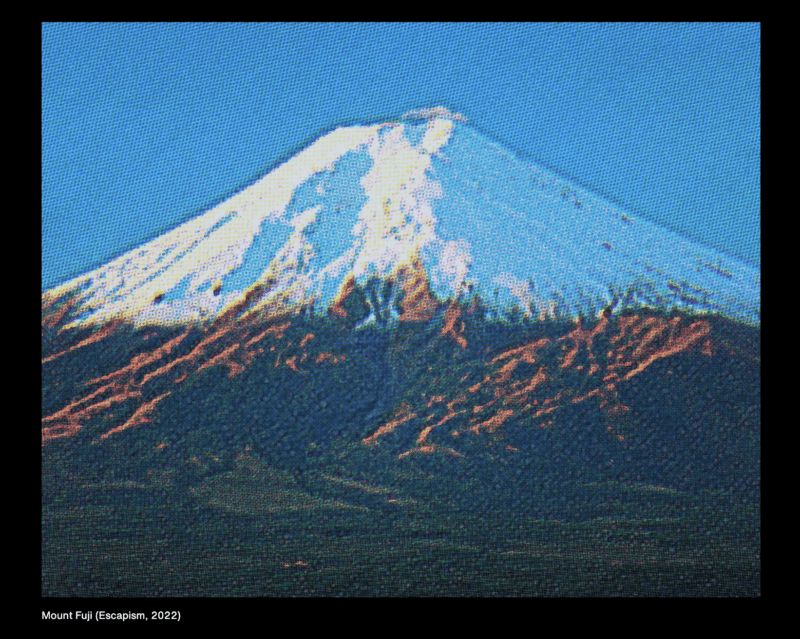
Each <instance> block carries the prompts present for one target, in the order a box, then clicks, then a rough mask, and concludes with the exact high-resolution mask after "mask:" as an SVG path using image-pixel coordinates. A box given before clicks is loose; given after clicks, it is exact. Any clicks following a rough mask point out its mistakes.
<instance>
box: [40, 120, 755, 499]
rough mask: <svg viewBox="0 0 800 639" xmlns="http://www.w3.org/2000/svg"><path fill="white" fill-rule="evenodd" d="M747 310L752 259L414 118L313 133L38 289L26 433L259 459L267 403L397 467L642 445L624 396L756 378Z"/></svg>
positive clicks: (269, 438) (640, 409)
mask: <svg viewBox="0 0 800 639" xmlns="http://www.w3.org/2000/svg"><path fill="white" fill-rule="evenodd" d="M759 324H760V271H759V270H758V269H756V268H754V267H752V266H749V265H747V264H745V263H743V262H740V261H737V260H735V259H733V258H730V257H728V256H725V255H722V254H720V253H719V252H717V251H714V250H713V249H710V248H708V247H705V246H702V245H700V244H698V243H695V242H692V241H690V240H688V239H686V238H685V237H682V236H680V235H677V234H675V233H672V232H669V231H666V230H664V229H661V228H659V227H657V226H655V225H654V224H652V223H650V222H647V221H645V220H643V219H641V218H638V217H636V216H634V215H630V214H628V213H626V212H624V211H622V210H620V209H619V208H618V207H616V206H614V205H612V204H610V203H609V202H606V201H604V200H602V199H600V198H598V197H597V196H594V195H592V194H590V193H587V192H586V191H585V190H583V189H581V188H578V187H576V186H574V185H572V184H570V183H568V182H566V181H565V180H564V179H562V178H560V177H557V176H556V175H554V174H553V173H551V172H548V171H546V170H543V169H541V168H539V167H537V166H534V165H531V164H529V163H525V162H522V161H520V160H519V159H518V158H516V157H515V156H514V155H513V154H512V153H510V152H509V151H507V150H505V149H504V148H502V147H501V146H500V145H499V144H497V143H495V142H492V141H491V140H489V139H487V138H486V137H485V136H484V135H482V134H481V133H479V132H478V131H477V130H476V129H474V128H472V127H471V126H470V125H469V124H467V123H466V119H465V118H463V116H459V115H457V114H453V113H450V112H449V111H447V110H446V109H442V108H436V109H427V110H422V111H418V112H412V113H410V114H407V115H406V116H405V117H404V118H403V119H402V120H400V121H398V122H388V123H381V124H375V125H370V126H349V127H344V128H338V129H336V130H334V131H332V132H330V133H328V134H326V135H324V136H322V137H321V138H319V139H318V140H317V141H316V142H314V143H313V144H311V145H310V146H309V147H308V148H306V149H305V150H303V151H302V152H300V153H298V154H297V155H296V156H294V157H293V158H291V159H290V160H289V161H287V162H286V163H284V164H283V165H281V166H279V167H278V168H276V169H275V170H273V171H272V172H270V173H269V174H267V175H266V176H265V177H264V178H262V179H261V180H259V181H258V182H256V183H255V184H253V185H252V186H250V187H248V188H247V189H245V190H244V191H242V192H241V193H239V194H238V195H236V196H234V197H232V198H230V199H229V200H227V201H225V202H223V203H222V204H219V205H218V206H216V207H214V208H213V209H212V210H210V211H208V212H207V213H205V214H202V215H200V216H199V217H197V218H195V219H193V220H191V221H190V222H188V223H186V224H183V225H182V226H179V227H178V228H176V229H174V230H172V231H169V232H168V233H165V234H164V235H162V236H160V237H158V238H156V239H154V240H152V241H150V242H148V243H147V244H144V245H143V246H141V247H140V248H137V249H135V250H133V251H130V252H129V253H126V254H125V255H123V256H121V257H119V258H117V259H115V260H113V261H112V262H110V263H108V264H106V265H104V266H102V267H100V268H98V269H96V270H94V271H92V272H90V273H87V274H86V275H83V276H80V277H78V278H76V279H74V280H72V281H70V282H67V283H66V284H63V285H61V286H58V287H56V288H54V289H52V290H49V291H47V292H46V293H44V294H43V296H42V345H43V356H42V371H43V373H42V375H43V393H42V395H43V400H42V404H43V406H42V410H43V414H42V445H43V447H45V448H46V447H47V445H48V444H52V443H53V442H62V443H65V442H67V441H74V442H81V443H87V444H89V443H92V444H95V445H100V446H103V445H109V444H113V443H114V442H127V444H126V445H130V446H135V448H136V450H137V451H139V452H138V453H137V455H139V456H140V457H141V459H143V460H152V459H155V457H156V456H157V455H158V454H161V451H165V450H168V449H172V451H173V453H174V454H175V455H176V457H175V460H179V461H180V463H183V464H189V463H190V462H191V463H195V462H197V463H199V462H198V459H199V456H201V455H206V456H207V458H208V459H207V460H206V461H208V460H214V459H215V460H217V461H219V458H220V456H221V455H222V454H223V453H222V452H221V451H223V449H224V448H225V446H226V444H225V442H226V441H228V440H230V441H231V442H233V443H234V445H235V446H239V448H240V449H241V450H244V448H245V445H246V446H247V449H248V450H249V449H250V448H251V447H254V448H257V449H259V450H261V451H262V453H264V454H266V453H265V452H264V451H267V450H268V449H270V450H271V449H275V448H276V441H275V437H276V435H275V431H274V429H273V430H270V431H269V434H267V433H266V431H263V430H261V431H260V430H259V426H258V425H259V424H263V423H264V420H265V419H266V417H265V416H266V415H276V414H277V415H281V417H279V418H275V419H277V420H278V421H279V422H281V423H282V424H283V423H284V422H285V426H286V427H285V428H284V430H283V431H281V433H282V434H281V435H280V438H282V439H281V442H282V443H280V444H279V445H277V448H279V449H280V450H282V451H283V453H286V451H287V450H288V451H292V453H291V454H294V451H295V449H297V450H300V449H303V450H305V449H306V448H307V447H308V446H316V445H317V443H318V442H324V441H330V440H331V438H334V437H337V436H342V434H343V433H346V432H347V431H348V429H349V432H350V435H349V437H350V439H351V440H353V441H357V442H360V443H361V445H363V446H364V448H365V449H366V450H369V449H370V447H376V446H377V447H381V446H384V447H388V448H390V449H391V450H392V451H394V454H395V455H396V457H397V458H400V459H403V458H406V457H408V456H414V455H419V454H422V455H433V456H440V455H444V456H453V457H463V456H465V455H468V454H469V453H468V450H469V447H470V446H472V445H473V444H474V441H475V440H476V439H475V438H481V437H483V438H485V439H486V441H492V442H494V443H497V442H503V443H502V445H503V447H504V448H503V449H504V450H505V451H507V452H508V453H509V454H511V453H514V452H519V451H520V450H523V452H524V449H525V447H526V446H534V444H531V442H534V441H537V440H536V437H537V436H536V435H533V433H535V432H536V431H540V430H547V429H548V428H556V427H558V426H559V423H560V424H561V425H562V426H563V424H564V423H567V424H573V423H575V422H576V420H577V421H581V420H583V421H584V422H585V423H586V424H588V426H587V428H588V429H589V431H587V432H592V433H595V435H592V437H595V436H596V433H597V432H598V431H599V432H600V434H602V436H603V438H604V441H605V442H606V444H607V445H610V446H617V447H619V450H626V449H628V448H630V447H631V446H632V445H631V443H630V442H631V441H637V442H639V443H640V444H641V442H644V441H648V438H649V437H650V435H651V434H650V435H648V434H646V431H647V428H648V420H649V419H650V418H651V416H652V412H653V410H656V409H654V408H653V406H648V405H646V404H647V402H646V401H645V402H644V404H642V403H641V395H640V394H641V393H642V392H644V391H643V390H642V389H649V390H647V393H649V394H650V395H649V396H651V397H656V396H657V395H658V393H654V391H652V389H651V387H652V385H653V384H654V383H656V384H659V383H660V384H661V385H662V389H665V390H664V391H663V392H665V393H666V395H665V396H661V395H658V401H664V402H666V403H667V404H669V402H670V401H671V400H673V399H674V397H671V396H670V394H671V393H673V394H674V393H677V392H683V391H679V390H678V387H672V386H670V384H672V383H673V382H674V381H675V380H681V381H680V382H675V383H678V386H680V388H685V385H686V384H687V383H691V380H692V379H694V378H693V377H692V376H693V375H697V374H700V375H705V374H708V375H709V376H711V375H712V374H713V375H721V374H723V373H724V372H725V371H726V370H728V371H734V372H730V373H725V374H730V375H734V374H738V372H739V371H740V369H743V368H749V369H753V368H754V367H755V368H757V367H758V362H759V361H760V359H759V358H760V355H759V349H760V346H759V345H758V343H757V339H756V336H757V335H760V330H759V328H758V326H759ZM743 345H744V346H743ZM687 358H689V359H688V360H687ZM688 361H691V362H692V363H693V364H692V366H693V367H694V372H692V370H689V372H686V371H687V362H688ZM731 362H734V364H735V365H732V364H731ZM698 370H699V371H701V372H700V373H698V372H697V371H698ZM680 371H683V373H681V372H680ZM703 371H705V373H704V372H703ZM682 375H683V376H682ZM687 375H688V377H687ZM715 379H716V378H715ZM731 379H733V378H731ZM687 380H689V381H688V382H687ZM720 383H722V382H720ZM731 383H735V382H734V381H732V382H731ZM753 383H755V382H753ZM637 393H640V394H639V395H637ZM720 397H722V395H720V396H719V397H714V398H712V399H711V400H710V402H711V404H708V402H705V400H704V402H705V403H703V406H704V407H706V409H709V406H711V405H714V404H715V403H720V402H723V401H724V400H722V399H720ZM626 398H627V399H626ZM637 398H638V399H637ZM645 399H646V398H645ZM653 401H656V400H655V399H654V400H653ZM637 402H638V403H639V405H637ZM276 404H280V405H276ZM710 409H712V410H713V409H714V408H713V406H711V408H710ZM576 410H578V411H581V410H585V411H586V412H585V413H580V414H578V413H576V412H575V411H576ZM747 410H748V411H749V412H747V411H746V413H747V414H745V415H744V416H742V415H740V419H739V421H738V422H737V425H736V428H738V429H740V430H741V431H742V432H746V433H747V434H746V435H743V436H745V437H755V435H752V433H755V432H758V429H759V428H760V425H759V417H758V414H757V412H756V413H755V414H754V413H753V412H752V411H750V409H747ZM753 410H755V409H753ZM667 412H668V411H667ZM176 415H177V416H179V418H176V417H175V416H176ZM287 415H291V419H289V420H288V422H287V421H286V420H287V419H288V418H287ZM559 416H561V418H560V417H559ZM176 419H178V422H182V423H180V424H179V423H177V422H175V420H176ZM559 419H561V422H559ZM165 424H166V425H169V428H168V427H167V426H165ZM192 429H197V431H196V433H195V435H192V434H191V431H192ZM236 429H239V432H235V433H232V432H231V431H232V430H236ZM288 431H291V433H290V432H288ZM199 432H202V433H203V436H202V437H198V436H197V433H199ZM291 437H295V438H296V440H297V441H296V442H295V443H294V444H293V443H291V442H289V440H290V439H291ZM581 437H583V435H582V436H581ZM201 440H202V441H201ZM298 442H299V443H298ZM539 443H541V442H539ZM606 444H603V446H605V445H606ZM536 445H539V444H536ZM626 447H627V448H626ZM528 452H530V451H528ZM719 455H720V456H721V457H720V459H722V457H724V456H725V455H728V456H729V451H728V452H726V453H723V452H719ZM284 456H285V455H284ZM628 457H629V458H630V457H631V456H630V455H628ZM725 459H726V461H724V463H725V464H728V463H732V462H730V460H729V459H728V458H727V457H726V458H725ZM147 463H150V462H149V461H148V462H146V463H145V465H146V464H147ZM204 463H205V462H204ZM208 463H211V462H208ZM719 463H720V464H722V463H723V462H722V461H720V462H719ZM642 464H643V462H642V463H639V466H638V467H637V468H638V469H639V470H637V471H636V472H639V473H640V474H641V473H642V472H644V471H642V470H641V468H642ZM617 466H618V467H619V464H618V465H617ZM692 472H695V471H692ZM699 472H700V471H697V472H696V474H697V473H699ZM705 472H706V476H712V475H713V474H714V473H713V472H711V471H708V469H705ZM710 483H713V482H710Z"/></svg>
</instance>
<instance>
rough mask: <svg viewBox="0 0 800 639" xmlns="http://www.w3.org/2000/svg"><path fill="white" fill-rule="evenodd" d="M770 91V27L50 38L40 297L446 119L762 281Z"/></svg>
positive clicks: (386, 28)
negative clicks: (351, 146) (327, 140)
mask: <svg viewBox="0 0 800 639" xmlns="http://www.w3.org/2000/svg"><path fill="white" fill-rule="evenodd" d="M760 85H761V34H760V26H759V25H758V24H744V25H742V24H738V25H726V24H713V25H694V24H689V25H647V24H633V25H615V24H611V25H605V24H602V25H594V24H592V25H582V24H579V25H574V24H547V25H540V24H533V25H482V24H476V25H461V24H459V25H449V24H444V25H441V24H432V25H429V24H411V25H396V24H392V25H380V24H369V25H347V24H333V25H328V24H320V25H317V24H301V25H274V24H268V25H239V24H236V25H227V24H223V25H219V24H212V25H194V24H178V25H174V24H170V25H158V24H156V25H135V24H134V25H114V24H110V25H109V24H102V25H93V24H88V25H81V24H45V25H43V27H42V290H44V289H47V288H50V287H51V286H53V285H55V284H58V283H60V282H63V281H65V280H67V279H70V278H72V277H74V276H77V275H79V274H81V273H83V272H85V271H87V270H90V269H92V268H94V267H96V266H99V265H101V264H103V263H104V262H106V261H108V260H110V259H112V258H114V257H115V256H117V255H119V254H121V253H123V252H125V251H127V250H130V249H131V248H134V247H136V246H138V245H140V244H142V243H143V242H145V241H147V240H149V239H152V238H154V237H156V236H158V235H160V234H161V233H163V232H164V231H167V230H169V229H171V228H174V227H175V226H176V225H177V224H179V223H181V222H184V221H186V220H188V219H190V218H191V217H194V216H195V215H198V214H200V213H202V212H204V211H205V210H207V209H208V208H210V207H211V206H213V205H214V204H216V203H218V202H220V201H222V200H224V199H225V198H226V197H228V196H230V195H233V194H234V193H235V192H237V191H239V190H241V188H243V187H244V186H246V185H248V184H249V183H251V182H252V181H254V180H255V179H256V178H258V177H260V176H261V175H263V174H265V173H266V172H267V171H268V170H270V169H271V168H273V167H274V166H275V165H276V164H279V163H280V162H281V161H283V160H285V159H287V158H288V157H290V156H291V155H292V154H293V153H294V152H296V151H298V150H300V149H301V148H302V147H304V146H305V145H307V144H308V143H309V142H311V141H312V140H313V139H315V138H316V137H318V136H319V135H320V134H321V133H323V132H325V131H327V130H329V129H331V128H334V127H335V126H337V125H340V124H346V123H350V122H359V121H376V120H380V119H384V118H385V119H395V118H397V117H399V116H400V115H402V114H403V113H405V112H406V111H409V110H412V109H416V108H421V107H432V106H437V105H443V106H446V107H448V108H450V109H451V110H454V111H457V112H460V113H463V114H464V115H466V116H467V117H468V118H469V119H470V122H471V123H472V124H474V125H476V126H477V127H478V128H479V129H480V130H481V131H482V132H484V133H485V134H487V135H489V136H490V137H492V138H494V139H496V140H498V141H499V142H501V143H503V144H504V145H506V146H507V147H508V148H510V149H511V150H513V151H516V152H517V153H518V154H519V155H520V157H522V158H523V159H526V160H530V161H533V162H537V163H539V164H542V165H543V166H545V167H547V168H549V169H553V170H556V171H557V172H558V173H560V174H562V175H563V176H565V177H567V178H569V179H570V180H573V181H575V182H577V183H579V184H581V185H582V186H584V187H587V188H589V189H591V190H593V191H595V192H597V193H599V194H601V195H603V196H606V197H608V198H609V199H611V200H612V201H614V202H616V203H617V204H620V205H622V206H623V207H625V208H627V209H629V210H630V211H631V212H633V213H635V214H637V215H642V216H644V217H647V218H648V219H650V220H652V221H654V222H657V223H659V224H662V225H664V226H667V227H669V228H671V229H674V230H679V231H681V232H683V233H685V234H687V235H689V236H690V237H693V238H695V239H698V240H700V241H702V242H704V243H706V244H709V245H711V246H713V247H715V248H717V249H721V250H723V251H725V252H728V253H730V254H732V255H735V256H737V257H739V258H742V259H744V260H746V261H748V262H751V263H753V264H756V265H760V263H761V234H760V225H761V199H760V188H761V186H760V173H761V92H760Z"/></svg>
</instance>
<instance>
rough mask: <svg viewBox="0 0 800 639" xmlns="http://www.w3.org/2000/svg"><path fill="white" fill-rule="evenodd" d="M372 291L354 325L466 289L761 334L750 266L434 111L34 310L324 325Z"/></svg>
mask: <svg viewBox="0 0 800 639" xmlns="http://www.w3.org/2000/svg"><path fill="white" fill-rule="evenodd" d="M371 282H372V284H370V283H371ZM375 282H379V283H380V286H378V287H377V289H376V290H378V289H379V290H380V291H381V293H384V294H382V295H369V296H367V298H366V304H367V305H368V306H369V309H368V310H367V311H366V312H365V313H364V317H360V318H359V322H358V325H359V326H363V325H367V324H371V323H375V322H378V323H392V322H395V321H397V320H399V319H400V318H401V316H402V314H403V313H404V312H411V313H412V315H409V316H407V318H409V317H412V316H413V317H417V318H419V319H424V318H429V317H431V316H432V315H433V314H434V313H435V312H436V309H437V308H439V305H440V304H441V303H443V302H444V301H446V300H448V299H449V300H457V299H459V298H461V297H463V296H465V295H468V294H473V293H479V294H480V295H481V297H482V299H483V300H484V302H485V303H486V304H487V305H488V307H487V308H489V309H490V310H494V312H498V311H500V309H512V308H515V309H517V312H519V313H521V314H523V315H525V316H533V317H534V318H543V317H546V316H550V317H554V318H569V317H577V316H579V315H582V316H584V317H597V316H598V315H599V314H601V313H602V312H604V311H607V310H609V309H610V310H611V311H612V312H614V311H616V310H618V309H623V308H636V307H654V308H661V309H672V308H674V307H678V308H683V309H687V310H690V311H707V312H713V313H719V314H721V315H726V316H729V317H731V318H733V319H737V320H742V321H745V322H747V323H751V324H758V323H759V322H760V271H759V269H757V268H754V267H752V266H749V265H747V264H745V263H743V262H740V261H737V260H735V259H733V258H731V257H729V256H727V255H723V254H721V253H719V252H717V251H715V250H713V249H711V248H708V247H706V246H703V245H701V244H698V243H696V242H693V241H691V240H689V239H687V238H685V237H683V236H681V235H678V234H676V233H673V232H670V231H667V230H664V229H662V228H659V227H658V226H656V225H655V224H652V223H650V222H648V221H646V220H644V219H642V218H639V217H636V216H634V215H631V214H629V213H627V212H625V211H623V210H621V209H620V208H619V207H617V206H615V205H613V204H611V203H609V202H607V201H605V200H603V199H601V198H599V197H597V196H596V195H593V194H591V193H589V192H587V191H586V190H584V189H582V188H579V187H577V186H575V185H574V184H571V183H569V182H567V181H566V180H564V179H563V178H560V177H558V176H557V175H555V174H554V173H552V172H550V171H546V170H544V169H542V168H540V167H538V166H535V165H533V164H530V163H527V162H523V161H521V160H520V159H519V158H517V157H516V156H515V155H514V154H513V153H512V152H510V151H508V150H506V149H504V148H503V147H502V146H501V145H500V144H498V143H496V142H493V141H491V140H490V139H488V138H487V137H486V136H484V135H483V134H481V133H480V132H479V131H477V130H476V129H475V128H473V127H472V126H471V125H469V124H467V122H466V118H465V117H464V116H462V115H460V114H457V113H452V112H450V111H449V110H447V109H446V108H443V107H436V108H432V109H421V110H418V111H411V112H409V113H407V114H405V115H404V116H403V118H402V119H401V121H397V122H386V123H380V124H373V125H368V126H348V127H341V128H337V129H335V130H333V131H331V132H329V133H327V134H325V135H323V136H322V137H320V138H319V139H317V140H316V141H315V142H313V143H312V144H311V145H310V146H309V147H307V148H306V149H304V150H303V151H301V152H300V153H298V154H297V155H295V156H294V157H292V158H291V159H290V160H288V161H287V162H285V163H284V164H282V165H280V166H279V167H277V168H276V169H274V170H273V171H271V172H270V173H268V174H267V175H266V176H264V177H263V178H261V179H260V180H258V181H257V182H255V183H254V184H252V185H251V186H249V187H247V188H246V189H244V190H243V191H242V192H240V193H239V194H237V195H235V196H233V197H231V198H230V199H228V200H226V201H225V202H222V203H221V204H219V205H217V206H215V207H214V208H213V209H211V210H210V211H208V212H206V213H204V214H202V215H200V216H198V217H196V218H195V219H193V220H191V221H189V222H187V223H185V224H183V225H181V226H179V227H177V228H175V229H173V230H172V231H169V232H167V233H165V234H163V235H161V236H160V237H158V238H156V239H154V240H152V241H150V242H148V243H146V244H144V245H142V246H141V247H139V248H137V249H134V250H132V251H130V252H128V253H126V254H124V255H122V256H121V257H119V258H117V259H115V260H113V261H112V262H109V263H108V264H106V265H104V266H102V267H100V268H98V269H96V270H94V271H92V272H90V273H87V274H85V275H82V276H80V277H78V278H76V279H74V280H72V281H70V282H67V283H65V284H63V285H61V286H58V287H56V288H54V289H51V290H49V291H47V292H46V293H45V294H44V296H43V302H44V304H45V305H47V306H49V305H51V304H53V303H54V302H56V301H58V300H62V299H69V304H68V306H69V308H68V309H64V315H63V319H64V320H65V322H66V323H67V325H68V326H87V325H95V326H96V325H102V324H104V323H106V322H108V321H109V320H125V321H130V322H132V323H134V324H136V325H170V324H186V323H192V322H197V321H200V322H203V321H206V320H214V319H216V318H219V317H221V316H224V315H225V314H226V313H231V312H233V313H234V314H236V315H237V316H241V315H242V314H252V313H259V314H262V313H263V312H266V313H283V312H286V311H287V310H289V311H291V310H297V309H301V308H314V309H317V310H325V309H327V310H328V312H329V313H333V314H337V313H341V312H342V311H341V305H342V303H343V301H344V300H345V298H346V297H347V296H348V294H349V293H350V292H352V291H353V290H354V289H355V288H358V287H360V288H362V289H366V288H368V287H369V286H373V288H374V287H375V284H374V283H375ZM403 300H404V301H403Z"/></svg>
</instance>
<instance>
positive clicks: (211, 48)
mask: <svg viewBox="0 0 800 639" xmlns="http://www.w3.org/2000/svg"><path fill="white" fill-rule="evenodd" d="M234 35H236V36H237V37H236V38H233V37H232V36H234ZM312 41H313V42H316V43H317V45H318V47H319V48H324V49H325V50H326V51H329V52H332V51H334V50H335V51H336V52H335V53H331V54H330V57H329V59H327V60H321V59H320V57H319V54H318V53H315V52H314V51H313V50H310V49H308V48H307V47H306V46H305V45H306V44H308V43H310V42H312ZM387 41H391V42H394V43H404V44H405V45H407V47H408V49H407V50H406V53H405V54H402V51H400V50H399V47H387V46H385V45H386V42H387ZM433 42H441V43H442V50H437V49H438V48H434V47H431V46H430V45H431V43H433ZM289 43H291V46H289ZM324 43H328V44H330V46H328V47H323V46H322V45H323V44H324ZM90 44H91V45H92V46H88V45H90ZM486 44H491V45H492V46H491V47H489V48H488V49H486V50H484V49H483V46H484V45H486ZM267 45H269V46H267ZM334 45H338V48H337V46H334ZM492 47H494V50H496V53H493V52H492V50H493V49H492ZM370 51H374V52H375V55H374V56H373V55H370V54H369V52H370ZM479 51H480V52H481V55H484V56H487V59H481V58H480V57H475V56H478V52H479ZM224 52H228V54H229V55H223V54H224ZM743 52H746V53H743ZM411 54H419V56H418V57H417V58H416V63H414V64H412V62H411V60H412V58H413V56H411ZM523 54H524V55H523ZM703 56H706V57H703ZM590 59H591V62H590V63H589V62H588V61H589V60H590ZM437 61H439V62H440V64H436V62H437ZM759 67H760V28H759V26H758V25H691V24H687V25H596V24H595V25H580V24H578V25H519V24H518V25H491V24H486V25H447V24H444V25H443V24H439V25H403V24H396V25H380V24H370V25H347V24H342V25H321V24H298V25H241V24H239V25H224V24H223V25H190V24H182V25H157V24H156V25H123V24H118V25H114V24H106V25H80V24H69V25H58V24H45V25H43V66H42V76H43V111H42V113H43V160H42V162H43V186H42V195H43V197H42V202H43V211H42V221H43V224H42V360H41V362H42V363H41V370H42V377H41V383H42V389H41V390H42V419H41V431H42V468H41V480H42V596H43V597H44V598H66V597H105V598H109V597H110V598H130V597H153V598H169V597H191V598H193V597H219V598H241V597H298V596H299V597H509V596H511V597H636V596H645V597H684V596H689V597H695V596H703V597H759V596H760V594H761V559H760V555H761V516H760V501H761V489H760V472H761V412H760V409H761V387H760V382H761V375H760V358H761V345H760V339H761V338H760V336H761V330H760V329H761V275H760V273H761V267H760V113H759V109H760V106H759V105H760V95H759V91H760V89H759V86H760V77H759V74H760V68H759ZM698 69H702V70H704V72H705V73H703V74H701V73H699V72H698ZM493 70H497V74H496V77H495V76H493V75H492V72H493ZM337 74H338V75H337ZM633 79H636V81H635V82H633ZM567 87H571V92H566V88H567ZM722 88H724V89H725V90H724V91H723V90H721V89H722ZM731 109H738V112H739V115H738V116H737V117H736V118H734V119H732V118H731V117H730V112H731ZM748 109H749V110H748ZM670 127H671V128H670ZM43 605H44V604H43Z"/></svg>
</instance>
